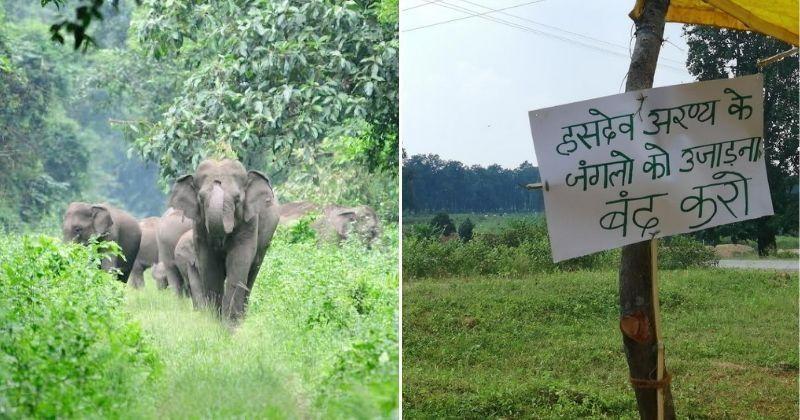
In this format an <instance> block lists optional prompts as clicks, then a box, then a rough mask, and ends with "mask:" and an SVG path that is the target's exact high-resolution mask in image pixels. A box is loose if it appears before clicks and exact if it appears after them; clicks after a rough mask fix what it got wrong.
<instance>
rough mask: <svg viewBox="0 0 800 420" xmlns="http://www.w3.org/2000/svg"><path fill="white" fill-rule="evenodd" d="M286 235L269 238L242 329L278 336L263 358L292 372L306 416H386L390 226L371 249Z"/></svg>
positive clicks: (390, 352)
mask: <svg viewBox="0 0 800 420" xmlns="http://www.w3.org/2000/svg"><path fill="white" fill-rule="evenodd" d="M288 238H289V235H286V234H285V233H282V232H281V231H280V230H279V231H278V234H276V235H275V237H274V238H273V243H272V246H271V248H270V251H269V255H268V257H267V258H266V259H265V260H264V265H263V266H262V267H261V270H260V275H259V278H258V280H257V281H256V284H255V286H254V288H253V293H252V294H251V295H250V302H249V307H248V315H247V318H246V319H245V321H244V323H243V325H242V330H244V331H250V332H258V334H269V335H272V336H274V337H278V340H279V341H280V343H281V346H280V349H275V350H274V351H275V353H274V354H272V355H271V356H270V357H272V358H276V359H278V360H281V363H282V364H283V365H284V366H285V367H287V368H288V369H290V370H291V371H294V372H298V373H299V375H300V379H301V382H302V383H303V384H304V389H303V394H304V397H303V398H304V400H307V401H308V402H309V403H311V404H312V407H313V409H314V411H316V412H318V413H321V414H320V415H319V416H311V417H320V418H380V417H382V416H386V413H390V412H392V411H394V410H396V409H397V403H398V401H397V393H398V368H397V367H398V363H399V352H398V345H397V342H398V341H397V340H398V339H397V333H398V331H397V328H398V326H397V321H398V307H397V301H398V275H397V258H398V256H397V246H398V227H397V225H392V224H389V225H387V226H385V229H384V230H383V232H382V234H381V237H380V238H379V240H378V241H376V242H375V243H374V244H373V246H372V247H371V248H370V249H367V248H365V247H364V246H363V245H362V244H361V243H359V242H358V241H356V240H353V241H344V242H342V243H341V245H334V244H328V243H322V244H316V243H314V242H313V241H311V242H302V243H294V244H289V243H287V239H288Z"/></svg>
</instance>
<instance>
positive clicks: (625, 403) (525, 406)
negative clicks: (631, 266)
mask: <svg viewBox="0 0 800 420" xmlns="http://www.w3.org/2000/svg"><path fill="white" fill-rule="evenodd" d="M661 283H662V287H661V302H662V313H663V328H664V338H665V342H666V363H667V369H668V370H669V371H670V372H671V374H672V375H673V382H672V392H673V395H674V399H675V405H676V409H677V412H678V416H679V418H698V419H717V418H787V419H788V418H797V413H798V402H797V389H798V382H797V378H798V348H797V343H798V328H797V325H798V317H797V314H798V300H797V296H798V277H797V275H796V274H794V275H789V274H785V273H775V272H767V271H733V270H721V269H707V270H676V271H663V272H662V275H661ZM627 378H628V371H627V366H626V363H625V357H624V354H623V351H622V344H621V335H620V332H619V327H618V308H617V273H616V272H586V271H583V272H573V273H557V274H550V275H540V276H531V277H526V278H516V279H489V278H449V279H422V280H412V281H406V282H404V284H403V413H404V417H406V418H409V419H412V418H476V419H477V418H578V417H588V418H630V419H634V418H638V415H637V413H636V406H635V400H634V397H633V393H632V391H631V388H630V385H629V383H628V380H627Z"/></svg>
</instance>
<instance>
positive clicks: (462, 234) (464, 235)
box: [458, 217, 475, 242]
mask: <svg viewBox="0 0 800 420" xmlns="http://www.w3.org/2000/svg"><path fill="white" fill-rule="evenodd" d="M474 228H475V225H473V224H472V220H469V217H468V218H467V219H466V220H464V221H463V222H461V225H459V226H458V237H459V238H461V240H462V241H464V242H469V241H471V240H472V236H473V233H472V230H473V229H474Z"/></svg>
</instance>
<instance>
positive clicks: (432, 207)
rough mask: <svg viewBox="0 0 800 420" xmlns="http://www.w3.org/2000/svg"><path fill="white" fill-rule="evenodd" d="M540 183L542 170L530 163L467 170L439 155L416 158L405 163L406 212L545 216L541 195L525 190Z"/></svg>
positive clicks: (404, 191)
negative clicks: (537, 214) (533, 214)
mask: <svg viewBox="0 0 800 420" xmlns="http://www.w3.org/2000/svg"><path fill="white" fill-rule="evenodd" d="M538 181H539V168H537V167H535V166H533V165H531V164H530V163H528V162H523V163H522V164H520V165H519V166H518V167H517V168H514V169H507V168H503V167H502V166H500V165H490V166H488V167H483V166H480V165H472V166H467V165H464V164H463V163H461V162H458V161H453V160H444V159H442V158H440V157H439V156H438V155H413V156H410V157H406V158H404V159H403V211H408V212H412V213H435V212H439V211H445V212H449V213H470V212H477V213H514V212H542V211H544V202H543V201H542V193H541V192H540V191H528V190H526V189H525V188H523V186H524V185H525V184H530V183H533V182H538Z"/></svg>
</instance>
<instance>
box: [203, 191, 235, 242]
mask: <svg viewBox="0 0 800 420" xmlns="http://www.w3.org/2000/svg"><path fill="white" fill-rule="evenodd" d="M226 204H227V205H226ZM226 213H231V215H227V214H226ZM232 213H233V209H232V205H231V204H230V203H226V202H225V191H223V190H222V187H221V186H220V185H219V184H214V187H213V188H212V190H211V196H210V197H209V200H208V211H207V213H206V229H207V230H208V234H209V239H210V240H211V244H212V246H214V247H217V248H221V247H222V245H223V244H224V243H225V237H226V236H227V235H228V234H230V233H231V232H232V231H233V217H232Z"/></svg>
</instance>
